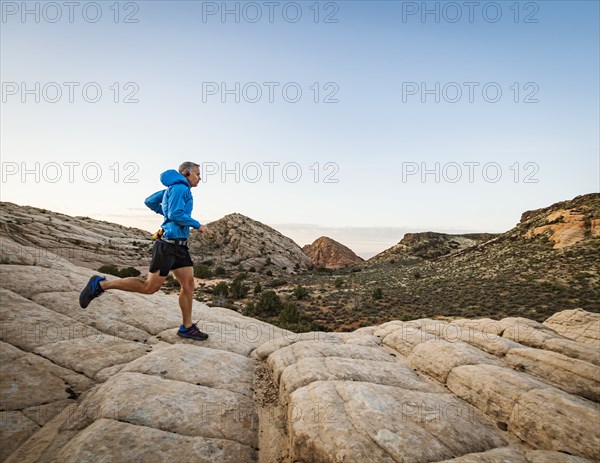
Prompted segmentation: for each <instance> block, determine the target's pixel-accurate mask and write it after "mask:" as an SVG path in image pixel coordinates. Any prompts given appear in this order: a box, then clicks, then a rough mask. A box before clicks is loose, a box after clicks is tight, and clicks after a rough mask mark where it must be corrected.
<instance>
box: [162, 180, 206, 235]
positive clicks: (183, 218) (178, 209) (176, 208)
mask: <svg viewBox="0 0 600 463" xmlns="http://www.w3.org/2000/svg"><path fill="white" fill-rule="evenodd" d="M186 191H187V188H186V187H185V186H183V185H181V186H179V185H175V186H174V187H171V192H170V193H169V195H168V199H167V210H168V211H169V216H168V217H167V219H170V220H172V221H173V222H175V223H176V224H177V225H181V226H184V227H185V226H187V227H192V228H196V229H198V228H200V222H198V221H197V220H194V219H192V217H191V216H189V215H188V214H186V213H185V211H184V210H183V208H184V206H185V200H184V199H183V194H184V192H186Z"/></svg>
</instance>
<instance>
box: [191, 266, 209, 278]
mask: <svg viewBox="0 0 600 463" xmlns="http://www.w3.org/2000/svg"><path fill="white" fill-rule="evenodd" d="M194 276H195V277H196V278H204V279H207V278H212V276H213V273H212V272H211V270H210V268H209V267H208V265H206V264H196V265H194Z"/></svg>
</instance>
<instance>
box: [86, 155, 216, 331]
mask: <svg viewBox="0 0 600 463" xmlns="http://www.w3.org/2000/svg"><path fill="white" fill-rule="evenodd" d="M160 181H161V182H162V184H163V185H164V186H166V187H167V188H166V189H165V190H161V191H157V192H156V193H154V194H153V195H151V196H149V197H148V198H146V201H145V203H146V206H148V207H149V208H150V209H152V210H153V211H154V212H156V213H157V214H161V215H163V216H164V218H165V220H164V222H163V224H162V226H161V228H162V230H163V234H162V236H161V237H159V238H158V239H157V240H156V242H155V243H154V248H153V249H152V262H151V263H150V269H149V273H148V278H147V279H146V280H145V281H144V280H142V279H140V278H134V277H133V278H123V279H120V280H114V281H108V280H106V278H105V277H101V276H99V275H94V276H93V277H92V278H90V280H89V281H88V283H87V285H86V287H85V288H84V289H83V291H81V294H80V295H79V305H81V307H82V308H84V309H85V308H86V307H87V306H88V305H89V303H90V302H91V301H92V300H93V299H94V298H96V297H98V296H100V295H101V294H102V293H104V291H107V290H109V289H120V290H121V291H131V292H135V293H142V294H152V293H155V292H156V291H158V290H159V289H160V287H161V286H162V284H163V283H164V282H165V280H166V279H167V276H168V275H169V271H171V270H172V271H173V275H174V276H175V278H177V280H178V281H179V284H180V285H181V291H180V293H179V307H180V308H181V315H182V317H183V323H182V324H181V326H180V327H179V330H178V331H177V334H178V335H179V336H182V337H185V338H191V339H195V340H197V341H202V340H204V339H207V338H208V335H207V334H206V333H203V332H201V331H200V330H199V329H198V327H197V326H196V324H195V323H192V301H193V295H194V264H193V262H192V259H191V257H190V253H189V250H188V245H187V242H188V237H189V236H190V227H191V228H195V229H198V230H200V231H201V232H204V231H206V230H207V228H206V225H201V224H200V222H198V221H197V220H194V219H192V209H193V201H194V200H193V197H192V192H191V188H193V187H196V186H198V183H200V166H199V165H198V164H196V163H194V162H184V163H183V164H181V166H179V171H176V170H167V171H166V172H163V173H162V174H161V176H160Z"/></svg>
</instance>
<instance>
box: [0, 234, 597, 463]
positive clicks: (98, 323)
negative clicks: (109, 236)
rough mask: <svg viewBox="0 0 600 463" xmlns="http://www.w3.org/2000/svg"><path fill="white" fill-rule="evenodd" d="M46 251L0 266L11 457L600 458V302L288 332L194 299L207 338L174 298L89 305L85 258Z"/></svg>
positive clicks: (5, 436) (538, 461)
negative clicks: (540, 313)
mask: <svg viewBox="0 0 600 463" xmlns="http://www.w3.org/2000/svg"><path fill="white" fill-rule="evenodd" d="M2 240H3V244H6V245H9V246H12V245H14V244H16V243H14V242H12V241H11V240H10V238H9V237H7V236H3V237H2ZM35 252H36V249H35V247H29V246H27V245H20V248H19V252H18V253H14V254H9V253H3V254H2V261H1V265H0V297H1V299H2V301H1V302H2V304H1V309H0V321H1V327H2V329H1V331H0V341H1V344H0V349H1V350H0V355H1V359H2V366H1V373H2V375H1V376H0V384H1V388H2V400H1V407H2V416H3V420H2V421H1V422H0V431H1V432H0V444H2V447H1V454H0V455H1V458H0V460H1V461H7V462H38V463H45V462H53V463H59V462H61V463H63V462H67V463H69V462H72V463H75V462H77V463H80V462H92V461H93V462H98V461H100V462H139V461H144V462H164V461H179V460H180V459H181V455H185V459H186V461H192V462H240V463H241V462H253V461H255V462H304V463H311V462H315V463H316V462H319V463H327V462H332V463H333V462H336V463H337V462H365V461H369V462H390V463H392V462H393V463H399V462H415V463H421V462H422V463H425V462H442V461H443V462H450V461H452V462H463V463H467V462H494V463H495V462H498V463H499V462H517V463H518V462H528V463H543V462H558V463H561V462H565V463H575V462H586V461H588V462H589V461H597V460H599V459H600V451H599V449H600V407H599V405H598V399H599V396H600V390H599V383H600V367H599V366H598V365H599V364H600V358H599V356H598V349H597V343H598V342H599V341H600V333H599V332H598V330H597V329H596V328H595V326H596V325H595V324H594V323H595V320H596V318H595V315H594V314H589V313H587V312H582V311H579V312H577V313H576V314H573V313H571V314H568V313H562V314H561V313H558V314H556V315H555V316H554V317H552V318H551V319H550V320H548V321H547V322H546V323H544V324H541V323H537V322H533V321H531V320H527V319H522V318H505V319H502V320H490V319H479V320H470V319H462V320H455V321H452V322H449V321H439V320H431V319H421V320H416V321H411V322H402V321H391V322H388V323H384V324H383V325H380V326H371V327H366V328H361V329H359V330H357V331H355V332H352V333H323V332H311V333H303V334H295V333H291V332H288V331H284V330H281V329H279V328H276V327H274V326H272V325H269V324H266V323H263V322H260V321H257V320H254V319H251V318H247V317H243V316H241V315H240V314H238V313H236V312H233V311H230V310H227V309H223V308H218V307H212V308H209V307H207V306H205V305H203V304H200V303H198V302H194V309H193V310H194V314H193V315H194V317H195V318H194V319H195V320H199V325H200V327H201V329H202V330H203V331H206V332H208V333H209V334H210V336H211V337H210V338H209V340H208V341H206V342H202V343H198V342H194V341H190V340H183V339H181V338H179V337H177V336H176V335H175V330H176V328H177V327H178V325H179V323H180V314H179V308H178V306H177V298H176V296H168V295H165V294H162V293H156V294H154V295H151V296H147V295H146V296H142V295H137V294H130V293H124V292H117V291H108V292H107V293H105V294H104V295H102V297H100V298H99V299H98V300H95V301H93V302H92V304H91V305H90V306H89V307H88V309H87V310H81V309H80V308H79V305H78V302H77V296H78V293H79V291H80V290H81V288H82V287H83V286H84V284H85V283H86V281H87V280H88V278H89V277H90V276H91V275H92V272H91V271H90V270H88V269H85V268H83V267H80V266H77V265H74V264H73V263H72V262H69V261H68V260H65V259H63V258H60V257H56V256H55V257H54V258H52V259H47V260H43V261H40V260H37V259H35V256H34V255H33V254H34V253H35ZM109 278H113V277H109ZM561 333H562V334H561Z"/></svg>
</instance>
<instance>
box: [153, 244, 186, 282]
mask: <svg viewBox="0 0 600 463" xmlns="http://www.w3.org/2000/svg"><path fill="white" fill-rule="evenodd" d="M193 266H194V263H193V262H192V258H191V257H190V252H189V250H188V247H187V246H180V245H178V244H172V243H167V242H165V241H161V240H157V241H155V242H154V247H153V248H152V262H150V273H154V272H156V271H157V270H160V276H161V277H166V276H167V275H168V274H169V270H175V269H178V268H181V267H193Z"/></svg>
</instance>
